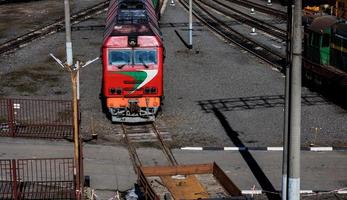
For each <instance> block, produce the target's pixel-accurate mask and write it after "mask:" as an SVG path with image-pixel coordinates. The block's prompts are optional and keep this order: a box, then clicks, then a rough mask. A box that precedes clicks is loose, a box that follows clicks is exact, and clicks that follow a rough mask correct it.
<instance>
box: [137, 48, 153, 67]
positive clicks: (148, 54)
mask: <svg viewBox="0 0 347 200" xmlns="http://www.w3.org/2000/svg"><path fill="white" fill-rule="evenodd" d="M134 58H135V64H157V51H153V50H135V56H134Z"/></svg>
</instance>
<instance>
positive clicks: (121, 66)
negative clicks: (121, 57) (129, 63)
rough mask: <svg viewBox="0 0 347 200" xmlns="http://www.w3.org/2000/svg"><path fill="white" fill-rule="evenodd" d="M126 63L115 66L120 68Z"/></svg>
mask: <svg viewBox="0 0 347 200" xmlns="http://www.w3.org/2000/svg"><path fill="white" fill-rule="evenodd" d="M125 65H126V64H122V65H117V66H116V67H118V69H122V68H123V67H124V66H125Z"/></svg>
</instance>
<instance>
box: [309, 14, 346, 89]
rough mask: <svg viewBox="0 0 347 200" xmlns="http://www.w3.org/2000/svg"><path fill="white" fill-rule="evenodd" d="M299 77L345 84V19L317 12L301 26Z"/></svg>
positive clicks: (343, 86) (327, 82)
mask: <svg viewBox="0 0 347 200" xmlns="http://www.w3.org/2000/svg"><path fill="white" fill-rule="evenodd" d="M303 77H304V78H305V80H308V81H309V82H310V83H315V84H317V85H323V86H328V87H330V86H334V87H336V86H337V87H342V88H344V89H346V88H347V23H346V21H343V20H341V19H338V18H336V17H335V16H330V15H327V16H321V17H317V18H315V19H314V20H313V22H312V23H311V24H310V25H309V26H308V27H307V28H305V38H304V54H303Z"/></svg>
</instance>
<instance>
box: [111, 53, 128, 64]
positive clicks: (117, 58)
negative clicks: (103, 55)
mask: <svg viewBox="0 0 347 200" xmlns="http://www.w3.org/2000/svg"><path fill="white" fill-rule="evenodd" d="M131 54H132V52H131V51H130V50H122V51H114V50H111V51H110V52H109V56H108V57H109V64H110V65H124V64H129V63H131V57H132V55H131Z"/></svg>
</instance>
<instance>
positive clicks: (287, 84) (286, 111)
mask: <svg viewBox="0 0 347 200" xmlns="http://www.w3.org/2000/svg"><path fill="white" fill-rule="evenodd" d="M292 13H293V2H292V0H289V2H288V5H287V49H286V51H287V58H286V63H285V76H286V77H285V91H284V96H285V101H284V128H283V158H282V200H286V199H287V182H288V136H289V135H288V129H289V124H288V121H289V93H290V92H289V91H290V65H291V63H292V55H291V54H292V53H291V52H292V42H291V39H292V24H293V23H292V22H293V20H292Z"/></svg>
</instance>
